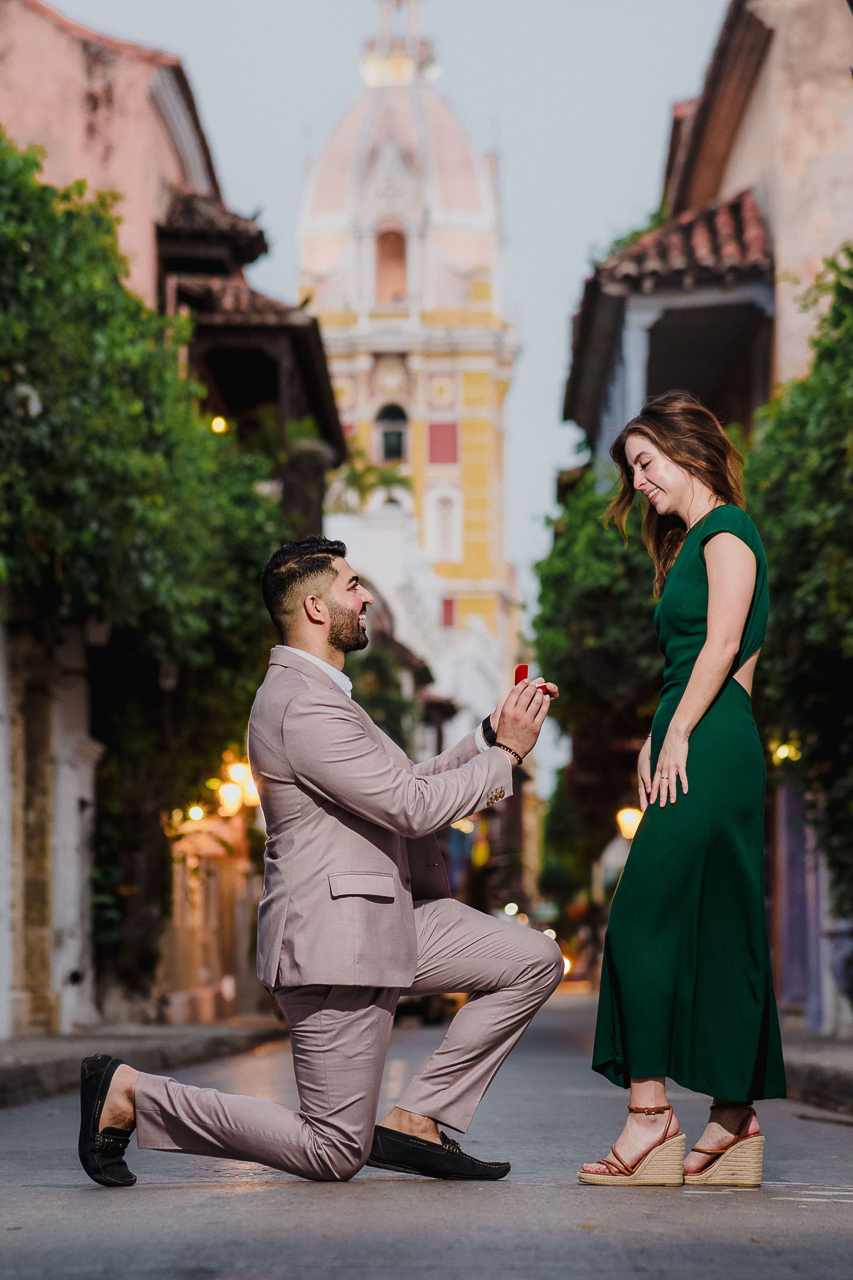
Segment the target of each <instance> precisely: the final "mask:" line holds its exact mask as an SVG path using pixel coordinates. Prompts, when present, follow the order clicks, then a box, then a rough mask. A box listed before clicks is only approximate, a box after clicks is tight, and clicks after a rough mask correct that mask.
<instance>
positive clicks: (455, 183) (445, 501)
mask: <svg viewBox="0 0 853 1280" xmlns="http://www.w3.org/2000/svg"><path fill="white" fill-rule="evenodd" d="M401 10H404V12H402V13H400V11H401ZM400 18H402V22H400V21H399V20H400ZM398 28H399V29H398ZM362 74H363V76H364V79H365V82H366V88H365V89H364V91H363V92H362V94H361V96H360V97H359V98H358V99H357V100H356V102H355V103H354V104H353V105H352V107H351V108H350V109H349V111H348V112H347V114H346V115H345V116H344V118H343V119H342V120H341V122H340V124H339V125H338V127H337V129H336V130H335V132H334V134H333V135H332V137H331V139H330V141H329V143H328V144H327V146H326V148H325V150H324V152H323V154H322V156H321V158H320V160H319V162H318V163H317V164H316V166H315V167H314V169H313V171H312V173H311V175H310V178H309V182H308V184H307V188H306V192H305V198H304V204H303V211H302V219H301V228H300V241H301V247H302V275H301V281H300V288H301V292H302V297H303V300H305V301H306V302H307V305H308V307H309V309H310V310H311V311H312V312H313V313H314V314H315V315H316V316H317V317H318V318H319V321H320V324H321V327H322V331H323V339H324V343H325V345H326V350H327V354H328V356H329V362H330V367H331V371H332V378H333V382H334V386H335V391H336V395H337V397H338V408H339V411H340V415H341V419H342V421H343V423H344V427H345V430H346V431H347V433H348V435H349V436H350V438H351V441H352V443H353V444H354V445H357V446H359V447H360V448H361V449H362V450H363V451H364V453H365V454H366V455H367V457H368V458H369V459H370V460H371V461H372V462H374V463H377V464H387V463H392V462H396V463H398V464H399V466H400V468H401V471H402V473H403V474H404V475H406V476H408V477H409V481H410V485H411V489H410V490H409V491H406V492H404V491H402V490H401V491H398V492H397V493H396V494H390V495H387V494H386V495H382V501H381V502H377V503H372V504H371V505H370V506H369V508H368V509H367V510H362V511H359V512H353V513H351V516H352V518H351V519H349V518H348V519H346V520H344V523H343V525H341V520H340V518H339V517H330V520H329V522H328V523H329V524H330V525H331V524H334V526H335V530H336V535H335V536H338V535H340V536H345V537H346V539H347V540H348V542H351V543H352V542H353V541H354V545H356V546H358V547H359V548H360V555H361V559H360V560H359V567H360V569H361V571H362V572H364V573H365V574H367V575H368V576H369V577H370V578H371V580H372V581H373V582H375V583H376V584H377V585H379V586H381V587H382V590H383V595H385V597H386V599H387V601H388V603H389V606H390V607H391V609H392V612H393V613H394V620H395V626H396V628H397V634H398V635H400V638H401V639H403V640H404V642H405V643H406V644H408V645H409V646H410V647H411V648H413V649H414V650H415V651H416V652H418V653H420V654H421V655H422V656H423V657H424V658H425V659H426V660H427V661H428V662H429V663H430V665H431V666H432V667H433V670H434V671H435V672H436V683H437V684H440V685H441V686H442V691H443V692H445V693H446V694H447V695H448V696H450V697H452V698H453V699H454V700H455V701H456V703H457V705H458V706H460V707H461V708H463V717H462V721H460V723H459V725H458V726H456V728H457V730H458V731H459V732H462V731H464V730H465V729H466V728H467V727H468V725H469V724H470V723H472V722H473V721H474V719H476V717H478V716H482V715H483V714H485V710H488V707H489V705H492V701H491V700H492V697H493V695H497V694H498V693H500V692H501V690H505V688H506V685H507V682H508V680H510V679H511V673H510V668H511V663H512V660H513V656H514V651H515V642H516V627H517V613H516V605H515V590H514V577H513V572H512V568H511V566H510V565H509V564H508V563H507V560H506V554H505V548H504V462H503V458H504V441H503V403H504V398H505V396H506V393H507V391H508V389H509V385H510V379H511V375H512V366H513V361H514V359H515V355H516V351H517V348H516V343H515V340H514V336H513V333H512V331H511V328H510V326H509V324H508V323H507V321H506V320H505V319H503V317H502V315H501V309H500V297H499V289H498V282H497V265H498V250H499V234H500V233H499V206H498V193H497V182H496V170H495V158H494V156H485V157H481V156H478V155H477V154H476V153H475V152H474V150H473V148H472V147H471V144H470V142H469V140H468V138H467V136H466V134H465V132H464V130H463V128H462V126H461V124H460V123H459V121H458V120H457V119H456V117H455V116H454V114H453V113H452V111H451V110H450V108H449V107H448V105H447V103H446V102H445V101H444V99H443V98H442V97H441V96H440V95H439V94H438V93H437V92H436V90H435V89H434V88H433V87H432V81H433V80H434V78H435V76H436V75H437V74H438V69H437V67H436V64H435V61H434V59H433V53H432V46H431V44H430V43H429V41H427V40H424V39H423V38H422V36H421V34H420V30H419V24H418V3H417V0H382V8H381V23H380V35H379V38H378V39H377V40H372V41H369V42H368V44H367V46H366V48H365V52H364V57H363V59H362ZM395 504H396V505H397V507H398V508H400V509H399V510H398V511H397V512H393V511H390V510H389V509H388V508H390V507H393V506H394V505H395ZM395 516H396V518H397V525H396V526H394V522H393V518H392V517H395ZM356 520H361V521H363V522H366V525H365V527H364V528H363V529H361V528H359V527H357V526H356V524H355V523H354V521H356ZM377 520H378V521H380V523H381V522H382V521H383V520H384V521H385V523H384V525H382V527H383V528H385V529H386V530H388V531H390V530H391V528H392V526H393V527H395V528H397V529H398V532H397V534H393V535H392V534H391V533H390V532H388V534H387V537H385V538H383V537H376V536H371V535H370V532H369V530H368V528H367V525H369V524H370V522H371V521H372V522H373V525H372V526H371V528H374V526H375V525H376V521H377ZM389 521H390V522H391V523H390V524H389V523H388V522H389ZM407 521H408V524H407V523H406V522H407ZM374 533H375V528H374ZM409 533H411V536H412V537H413V539H414V541H415V542H416V544H417V548H418V552H419V555H418V556H415V555H414V553H409V554H408V559H407V558H406V556H403V555H402V553H401V551H400V547H399V546H398V545H391V544H392V541H394V540H395V539H396V542H398V543H399V540H400V538H405V537H408V536H409ZM365 558H366V559H367V560H369V563H365V562H364V561H365ZM403 561H405V563H403ZM425 565H428V566H429V568H428V570H425V569H424V566H425ZM392 579H394V581H392ZM407 592H408V597H411V596H412V594H413V593H414V592H417V593H418V596H419V599H418V602H417V604H415V603H414V602H413V601H412V599H411V598H408V597H407ZM463 721H465V722H467V723H463Z"/></svg>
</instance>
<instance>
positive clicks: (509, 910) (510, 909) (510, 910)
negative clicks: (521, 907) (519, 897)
mask: <svg viewBox="0 0 853 1280" xmlns="http://www.w3.org/2000/svg"><path fill="white" fill-rule="evenodd" d="M504 911H505V912H506V914H507V915H508V916H517V915H518V903H517V902H508V903H507V904H506V906H505V907H504Z"/></svg>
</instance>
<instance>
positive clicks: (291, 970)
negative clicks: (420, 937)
mask: <svg viewBox="0 0 853 1280" xmlns="http://www.w3.org/2000/svg"><path fill="white" fill-rule="evenodd" d="M249 759H250V762H251V766H252V773H253V775H254V778H255V781H256V783H257V786H258V790H259V792H260V796H261V804H262V805H263V811H264V818H265V819H266V825H267V846H266V854H265V858H264V864H265V870H264V893H263V897H262V899H261V904H260V908H259V911H258V977H259V978H260V980H261V982H262V983H263V984H264V986H266V987H268V988H269V989H270V990H273V989H274V988H275V987H291V986H308V985H312V984H314V983H321V984H323V985H332V986H334V985H338V984H340V985H343V986H366V987H374V986H375V987H404V988H405V987H408V986H410V985H411V983H412V981H413V980H414V976H415V967H416V964H417V944H416V939H415V921H414V914H413V911H412V900H413V898H414V899H415V900H418V899H420V898H441V897H447V896H449V889H448V886H447V877H446V874H445V871H444V866H443V863H442V860H441V855H440V853H439V849H438V844H437V842H436V840H435V836H434V834H433V833H434V832H436V831H440V830H441V829H442V828H444V827H447V826H449V825H450V823H452V822H456V821H458V819H460V818H463V817H465V816H466V815H467V814H469V813H474V812H475V811H476V810H478V809H483V808H485V807H486V806H488V805H491V804H494V803H495V802H496V801H497V800H500V799H503V797H504V796H509V795H511V794H512V764H511V761H510V757H509V756H508V755H507V753H506V752H505V751H501V750H500V748H499V747H492V748H490V750H488V751H484V752H479V751H478V750H477V747H476V744H475V742H474V735H473V733H472V734H469V735H468V737H467V738H463V740H462V741H461V742H460V743H458V744H457V746H455V747H452V748H451V749H450V750H449V751H445V752H444V754H443V755H440V756H436V758H435V759H433V760H427V761H426V762H425V763H423V764H412V762H411V761H410V760H408V759H407V757H406V754H405V752H403V751H401V750H400V748H399V747H398V746H397V745H396V744H395V743H394V742H392V740H391V739H390V738H389V737H388V736H387V734H385V733H383V732H382V730H381V729H379V728H377V726H376V725H375V724H374V723H373V721H372V720H371V719H370V717H369V716H368V715H367V713H366V712H365V711H363V710H362V708H361V707H359V706H358V704H357V703H355V702H353V701H352V700H351V699H350V698H348V697H347V696H346V694H345V693H344V692H343V690H342V689H341V688H339V686H338V685H336V684H335V682H334V680H332V679H331V677H329V676H327V675H326V674H325V672H323V671H322V670H320V668H319V667H317V666H315V665H314V664H313V663H312V662H309V661H308V660H307V659H305V658H302V657H300V656H299V655H297V654H293V653H288V652H287V651H286V650H284V649H273V651H272V655H271V657H270V666H269V671H268V672H267V676H266V679H265V680H264V683H263V684H262V685H261V687H260V689H259V690H258V694H257V697H256V698H255V704H254V706H253V708H252V715H251V719H250V721H249Z"/></svg>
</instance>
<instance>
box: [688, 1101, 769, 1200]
mask: <svg viewBox="0 0 853 1280" xmlns="http://www.w3.org/2000/svg"><path fill="white" fill-rule="evenodd" d="M732 1109H733V1108H732V1107H731V1106H729V1105H726V1106H721V1105H719V1104H718V1103H714V1105H713V1106H712V1107H711V1110H712V1111H731V1110H732ZM754 1115H755V1108H754V1107H748V1108H747V1112H746V1115H745V1116H744V1118H743V1119H742V1120H741V1122H740V1124H739V1125H738V1127H737V1132H736V1133H735V1135H734V1137H733V1138H732V1140H731V1142H729V1143H727V1144H726V1146H724V1147H723V1148H722V1149H720V1148H718V1149H717V1150H716V1151H714V1150H713V1149H712V1148H709V1147H693V1148H692V1149H693V1151H698V1152H699V1154H700V1155H703V1156H713V1157H714V1159H713V1160H712V1161H711V1163H710V1164H709V1165H707V1166H706V1167H705V1168H704V1169H702V1170H701V1171H700V1172H699V1173H685V1175H684V1181H685V1182H686V1183H688V1184H689V1185H690V1186H691V1187H712V1186H716V1187H760V1186H761V1168H762V1165H763V1163H764V1134H763V1133H753V1134H751V1135H750V1134H749V1133H748V1132H745V1131H748V1130H749V1125H750V1121H751V1120H752V1118H753V1116H754Z"/></svg>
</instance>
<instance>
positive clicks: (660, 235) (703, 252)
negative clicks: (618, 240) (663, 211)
mask: <svg viewBox="0 0 853 1280" xmlns="http://www.w3.org/2000/svg"><path fill="white" fill-rule="evenodd" d="M596 274H597V276H598V278H599V280H600V282H601V286H602V288H603V289H604V291H605V292H606V293H616V294H628V293H638V292H642V293H655V292H657V291H658V290H661V289H693V288H695V287H696V286H697V285H698V286H701V285H706V284H734V283H735V282H736V281H741V280H771V279H772V277H773V254H772V251H771V247H770V237H769V236H768V234H767V229H766V227H765V225H764V221H763V219H762V217H761V214H760V213H759V210H758V206H757V204H756V203H755V199H754V197H753V195H752V193H751V192H750V191H743V192H741V194H740V195H738V196H734V197H733V198H732V199H731V200H722V201H719V202H717V203H715V204H711V205H707V206H706V207H705V208H703V209H695V210H691V211H690V212H688V213H682V214H680V215H679V216H678V217H677V218H673V219H671V220H670V221H669V222H666V223H664V225H663V226H662V227H658V228H657V229H656V230H654V231H647V232H646V234H645V235H643V236H641V237H640V238H639V240H635V241H634V243H633V244H631V245H628V247H627V248H625V249H622V250H621V251H620V252H619V253H617V254H614V255H613V257H612V258H609V259H608V260H607V262H605V263H603V264H602V265H601V266H600V267H599V268H598V271H597V273H596Z"/></svg>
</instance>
